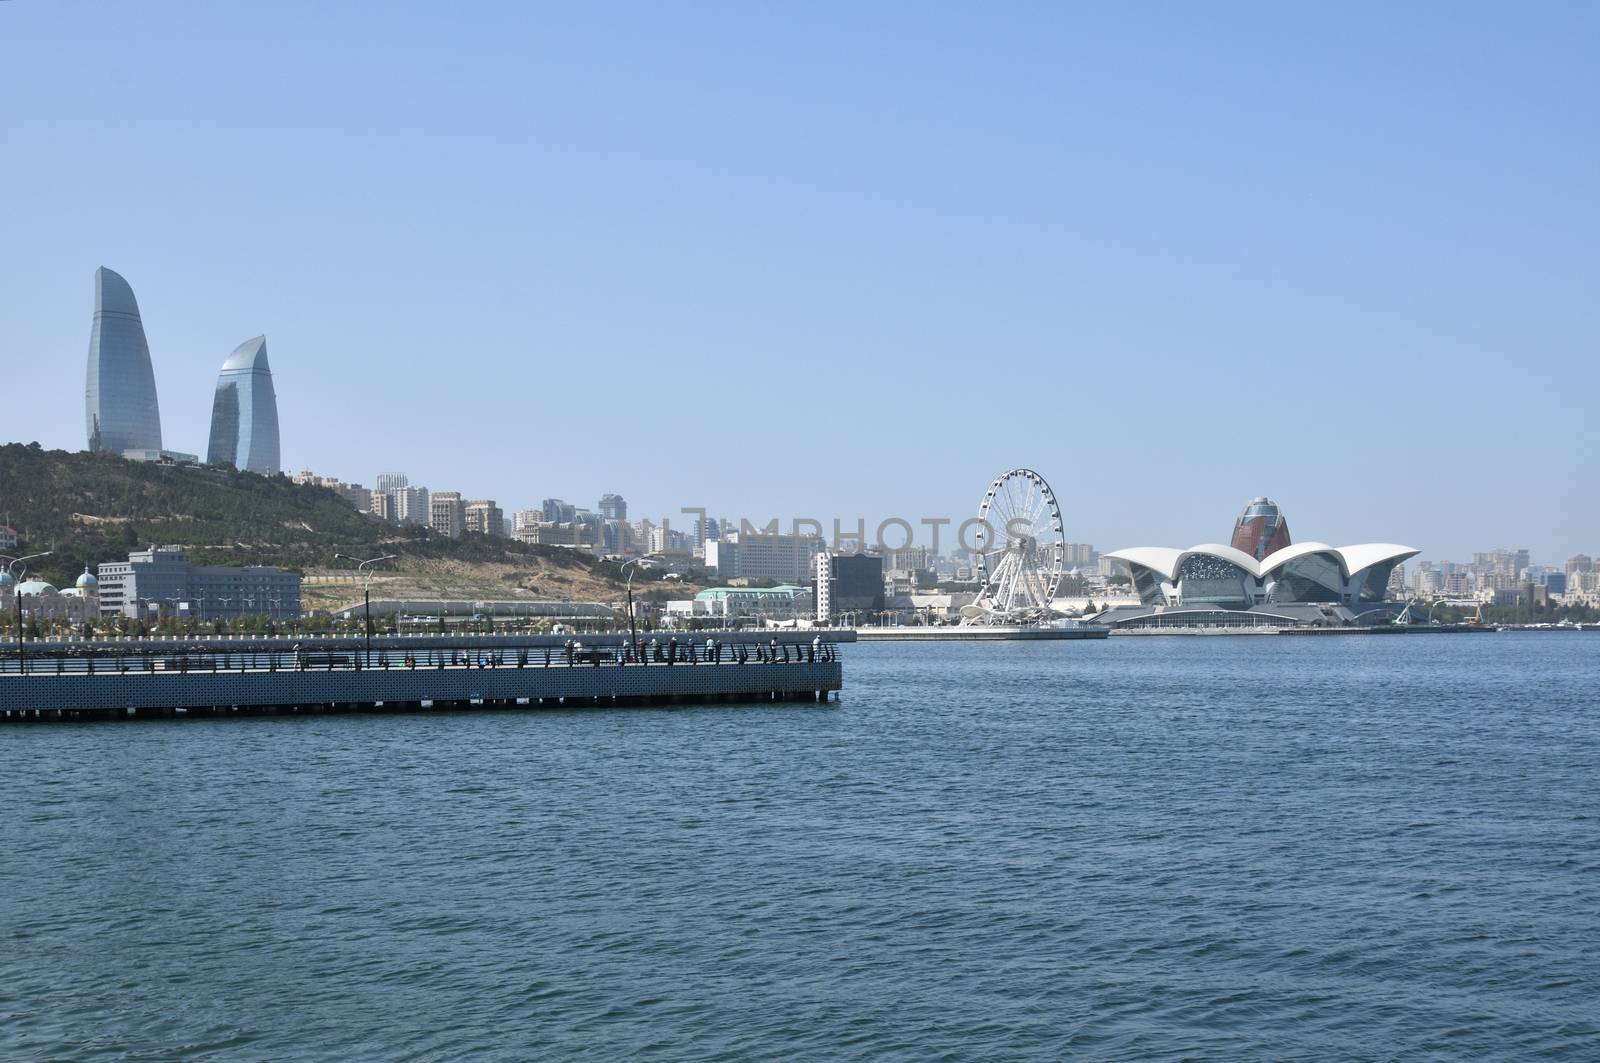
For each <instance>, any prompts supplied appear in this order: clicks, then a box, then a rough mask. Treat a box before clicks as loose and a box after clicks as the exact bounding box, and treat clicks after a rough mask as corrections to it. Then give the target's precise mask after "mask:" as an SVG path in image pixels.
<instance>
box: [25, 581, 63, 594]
mask: <svg viewBox="0 0 1600 1063" xmlns="http://www.w3.org/2000/svg"><path fill="white" fill-rule="evenodd" d="M17 593H18V594H29V595H32V594H58V593H60V592H59V591H57V590H56V589H55V588H54V587H52V586H51V585H50V584H48V583H46V582H45V581H44V580H42V579H30V580H23V581H22V582H21V583H19V584H17Z"/></svg>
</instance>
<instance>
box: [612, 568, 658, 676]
mask: <svg viewBox="0 0 1600 1063" xmlns="http://www.w3.org/2000/svg"><path fill="white" fill-rule="evenodd" d="M650 558H651V555H650V554H640V555H639V556H638V557H634V558H629V559H628V560H627V561H624V562H623V563H622V569H628V568H632V567H633V566H634V565H637V564H638V563H639V562H641V561H645V560H649V559H650ZM622 569H619V570H618V571H622ZM627 587H628V649H629V650H631V651H632V652H634V653H638V652H639V628H638V625H637V624H636V622H635V620H634V615H633V573H632V572H629V573H628V584H627ZM641 663H643V659H642V657H641Z"/></svg>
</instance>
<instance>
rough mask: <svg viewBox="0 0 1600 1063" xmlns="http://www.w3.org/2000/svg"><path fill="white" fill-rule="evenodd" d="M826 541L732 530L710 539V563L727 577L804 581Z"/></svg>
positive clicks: (708, 544)
mask: <svg viewBox="0 0 1600 1063" xmlns="http://www.w3.org/2000/svg"><path fill="white" fill-rule="evenodd" d="M660 530H661V529H657V531H660ZM824 545H825V544H824V543H823V541H822V537H821V536H820V535H775V534H767V533H763V532H748V533H747V532H731V533H728V534H726V535H724V536H723V537H722V538H721V539H710V540H707V541H706V544H705V551H706V566H707V567H708V568H712V569H715V570H716V573H717V575H718V576H721V577H723V578H724V579H727V578H730V577H735V576H742V577H744V578H746V579H770V580H774V581H776V582H778V583H803V582H805V581H806V580H807V579H809V578H811V576H812V565H813V561H812V558H813V557H814V556H815V555H816V554H818V553H819V552H821V551H822V550H823V548H824ZM653 548H654V544H652V549H653ZM878 564H880V565H881V564H882V558H879V559H878Z"/></svg>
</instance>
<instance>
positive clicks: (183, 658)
mask: <svg viewBox="0 0 1600 1063" xmlns="http://www.w3.org/2000/svg"><path fill="white" fill-rule="evenodd" d="M836 659H837V648H836V647H835V646H834V644H832V643H827V642H822V643H797V642H779V641H776V640H770V641H765V642H763V641H757V640H751V641H739V642H726V641H723V640H720V639H717V640H711V642H710V643H709V644H707V643H704V642H702V643H692V642H676V641H673V640H668V641H666V642H661V641H660V640H653V641H643V640H641V642H640V643H639V645H637V646H628V645H626V644H620V645H619V644H611V645H603V646H593V645H588V644H585V643H582V642H578V641H574V642H573V643H572V644H571V645H567V646H550V645H544V646H532V647H528V646H524V647H515V648H508V647H506V646H504V645H499V644H492V645H491V644H485V645H466V646H450V647H417V648H415V649H411V648H390V647H384V648H381V649H373V650H366V649H361V648H358V647H355V646H348V645H317V644H313V645H310V646H303V647H299V648H290V649H270V650H269V649H263V650H241V649H233V648H229V649H214V648H212V647H208V646H205V645H203V644H195V645H193V646H181V647H167V648H163V649H160V650H156V649H145V648H140V647H138V646H123V645H108V646H93V647H89V646H85V645H77V646H55V647H48V646H47V647H40V646H38V645H37V644H33V645H30V646H29V647H28V650H27V652H26V653H25V654H18V653H17V651H16V649H15V647H14V646H13V647H11V648H9V649H7V650H5V651H0V676H4V675H8V674H9V675H17V674H19V673H22V674H27V675H95V674H120V675H126V674H129V673H134V674H137V673H140V672H144V673H156V672H162V673H166V674H171V673H175V672H176V673H180V674H188V673H194V674H197V675H199V674H206V675H214V674H218V673H225V672H280V671H283V672H288V671H297V672H306V671H314V672H315V671H320V672H331V671H355V672H360V671H390V670H400V669H409V670H413V671H414V670H416V669H419V668H420V669H434V670H442V669H452V668H455V669H488V668H517V669H523V668H627V667H656V666H659V667H665V668H670V667H673V666H675V665H676V666H679V667H687V668H693V667H697V666H699V665H706V664H741V665H771V664H780V665H781V664H801V663H811V664H816V663H818V662H819V661H820V662H831V661H834V660H836Z"/></svg>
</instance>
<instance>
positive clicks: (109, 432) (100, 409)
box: [83, 266, 161, 454]
mask: <svg viewBox="0 0 1600 1063" xmlns="http://www.w3.org/2000/svg"><path fill="white" fill-rule="evenodd" d="M83 397H84V420H85V427H86V429H87V431H88V436H89V449H90V450H92V451H96V452H103V453H108V454H121V453H122V452H123V451H125V450H154V451H159V450H160V449H161V407H160V406H159V405H158V404H157V402H156V376H155V372H154V370H152V369H151V368H150V345H149V344H148V343H146V342H145V338H144V322H143V321H141V320H140V319H139V304H138V303H137V302H135V301H134V298H133V289H132V288H130V287H128V282H127V281H125V280H123V279H122V276H121V275H120V274H117V273H113V272H112V271H111V270H109V269H106V268H105V267H104V266H101V267H100V268H99V269H97V270H95V274H94V328H93V330H92V331H91V332H90V333H89V372H88V377H87V380H86V382H85V385H84V390H83Z"/></svg>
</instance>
